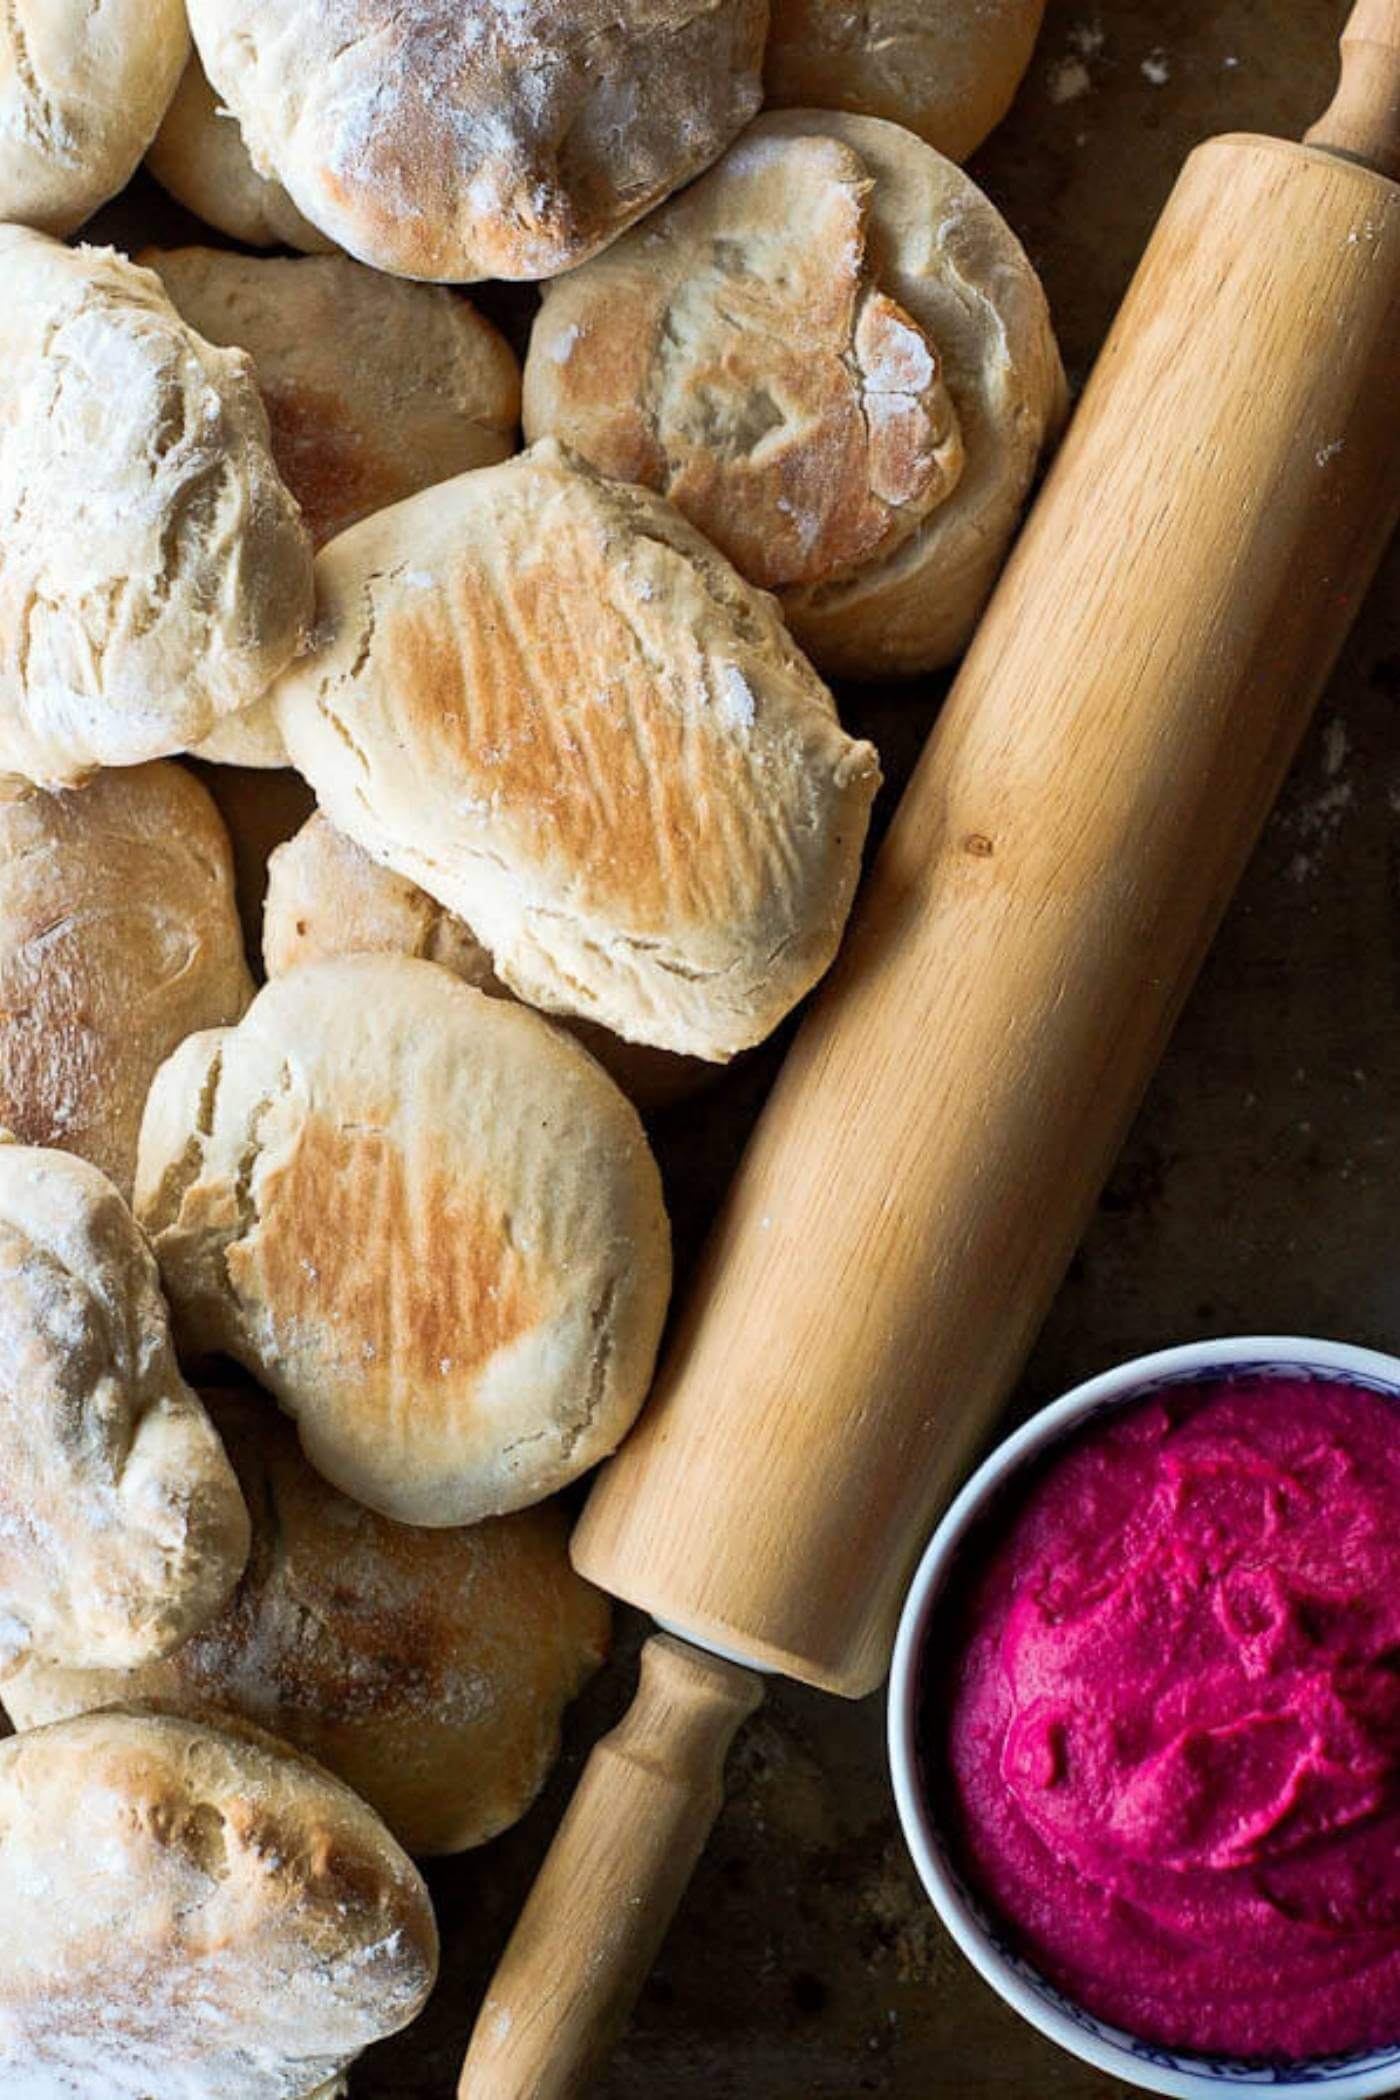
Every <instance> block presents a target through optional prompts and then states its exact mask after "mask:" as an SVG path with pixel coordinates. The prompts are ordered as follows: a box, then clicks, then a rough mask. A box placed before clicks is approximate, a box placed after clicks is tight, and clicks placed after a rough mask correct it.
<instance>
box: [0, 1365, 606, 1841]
mask: <svg viewBox="0 0 1400 2100" xmlns="http://www.w3.org/2000/svg"><path fill="white" fill-rule="evenodd" d="M203 1397H204V1400H205V1404H206V1406H207V1407H208V1409H209V1412H210V1414H211V1416H212V1418H213V1420H214V1423H215V1425H216V1427H217V1428H218V1431H219V1434H220V1435H221V1437H222V1438H223V1440H224V1445H225V1448H226V1449H227V1451H228V1453H229V1455H230V1457H231V1459H232V1460H233V1463H234V1466H235V1468H236V1469H237V1472H238V1477H239V1482H240V1484H241V1486H242V1488H243V1493H244V1497H245V1499H246V1501H247V1504H248V1508H249V1511H250V1513H251V1515H252V1519H253V1545H252V1551H251V1553H250V1554H249V1558H248V1565H247V1568H246V1569H245V1571H244V1574H243V1577H242V1579H241V1581H240V1582H239V1585H238V1588H237V1589H236V1590H235V1591H234V1593H233V1595H232V1597H230V1599H229V1601H228V1603H227V1605H226V1606H225V1607H224V1609H223V1610H222V1611H221V1612H220V1613H219V1615H218V1617H217V1618H215V1619H213V1620H212V1621H211V1622H210V1623H209V1625H207V1626H206V1627H204V1628H203V1629H202V1630H201V1631H200V1632H199V1633H198V1634H196V1635H195V1636H194V1637H193V1638H192V1639H190V1640H188V1641H186V1642H185V1643H184V1645H183V1646H182V1647H181V1648H180V1649H178V1650H177V1652H176V1653H175V1654H173V1655H170V1656H167V1657H165V1658H164V1659H162V1660H161V1661H159V1662H155V1663H149V1664H147V1665H145V1666H144V1667H142V1668H139V1669H135V1670H125V1671H115V1670H103V1671H77V1670H62V1669H46V1668H41V1667H38V1666H32V1667H31V1668H29V1669H27V1670H25V1671H23V1672H22V1673H21V1674H20V1675H19V1676H18V1677H16V1678H14V1679H13V1680H11V1681H10V1682H9V1683H7V1684H6V1685H5V1686H4V1688H3V1691H4V1698H5V1702H6V1710H7V1712H8V1713H9V1716H10V1719H11V1720H12V1721H13V1722H14V1724H15V1726H16V1727H17V1728H33V1727H36V1726H39V1725H41V1724H43V1723H45V1722H48V1721H56V1720H63V1719H66V1718H67V1717H68V1716H69V1715H72V1714H78V1713H87V1712H90V1711H92V1710H94V1709H97V1708H100V1707H104V1706H115V1705H131V1704H134V1703H138V1702H139V1703H140V1704H142V1705H155V1706H159V1707H160V1708H161V1709H162V1710H165V1711H171V1712H177V1713H184V1714H188V1715H192V1716H195V1717H203V1718H206V1719H212V1720H217V1718H218V1716H219V1714H220V1713H223V1712H230V1713H235V1714H240V1715H242V1716H243V1717H244V1718H246V1719H247V1720H250V1721H254V1722H256V1723H257V1724H258V1725H259V1726H260V1727H263V1728H267V1729H270V1730H271V1731H272V1733H273V1734H274V1735H277V1736H280V1737H281V1738H282V1739H283V1740H284V1741H287V1742H290V1743H294V1744H295V1745H296V1746H297V1748H298V1749H300V1750H304V1751H305V1752H307V1754H308V1755H310V1756H312V1757H315V1758H316V1759H317V1760H318V1762H319V1763H321V1764H323V1765H325V1766H326V1767H327V1768H328V1769H329V1770H330V1771H333V1772H334V1773H335V1774H336V1775H337V1777H339V1778H341V1779H343V1780H344V1781H345V1783H346V1784H347V1785H348V1786H352V1787H353V1788H354V1789H355V1791H356V1793H357V1794H359V1795H360V1796H361V1797H362V1798H363V1799H364V1800H366V1801H368V1802H369V1803H370V1805H371V1807H373V1808H374V1809H375V1810H376V1811H377V1812H378V1813H379V1814H380V1815H381V1816H382V1817H383V1818H384V1821H385V1822H386V1824H387V1825H388V1826H389V1828H390V1829H391V1830H392V1831H393V1833H394V1835H395V1837H396V1838H397V1839H398V1840H399V1842H400V1844H402V1845H403V1846H404V1847H405V1848H406V1849H407V1850H408V1851H409V1852H410V1853H414V1854H419V1855H422V1854H428V1853H444V1852H459V1851H462V1850H463V1849H465V1848H466V1847H468V1846H473V1845H482V1844H485V1843H486V1842H487V1840H488V1839H490V1838H493V1837H495V1836H496V1835H497V1834H498V1833H499V1832H500V1831H502V1830H505V1829H507V1828H508V1827H509V1826H510V1825H511V1824H512V1823H514V1822H515V1821H516V1820H517V1819H518V1818H519V1817H520V1816H521V1815H523V1814H524V1812H525V1810H526V1809H527V1808H528V1807H529V1805H530V1803H531V1802H532V1801H533V1800H534V1798H535V1796H536V1794H537V1793H538V1792H539V1789H540V1787H541V1786H542V1785H543V1783H544V1780H545V1777H546V1775H547V1773H548V1772H549V1770H550V1767H551V1766H552V1765H553V1763H554V1760H555V1758H556V1756H557V1755H558V1751H559V1726H560V1717H561V1715H562V1712H563V1709H564V1707H565V1706H566V1704H567V1703H568V1701H569V1700H570V1699H572V1698H573V1697H574V1695H575V1694H576V1693H577V1692H578V1691H579V1690H580V1689H581V1688H582V1686H583V1685H584V1683H585V1682H586V1681H587V1679H588V1678H589V1677H591V1676H592V1674H593V1672H594V1671H595V1670H596V1669H597V1668H598V1667H599V1665H600V1664H601V1663H602V1661H603V1660H604V1657H605V1655H606V1653H607V1647H608V1629H609V1609H608V1602H607V1599H606V1598H605V1597H604V1596H603V1594H602V1592H601V1591H599V1590H595V1589H594V1588H593V1587H592V1586H591V1585H590V1584H588V1583H586V1582H584V1581H583V1579H582V1577H581V1576H578V1575H575V1573H574V1572H573V1569H572V1568H571V1566H570V1564H569V1551H568V1538H569V1517H568V1513H567V1511H565V1510H564V1509H563V1508H561V1507H560V1506H559V1505H558V1504H557V1503H549V1504H542V1505H541V1506H540V1507H538V1508H536V1509H528V1510H517V1511H515V1512H514V1514H513V1515H511V1516H508V1517H491V1518H487V1519H486V1520H485V1521H484V1522H483V1523H480V1524H472V1525H469V1526H467V1527H466V1528H465V1529H457V1530H451V1531H425V1530H422V1529H420V1528H418V1527H410V1526H408V1525H405V1524H393V1523H390V1521H389V1520H388V1519H387V1518H385V1517H381V1516H377V1515H376V1514H375V1513H374V1512H373V1511H372V1510H368V1509H365V1508H364V1507H363V1505H362V1504H360V1503H357V1502H352V1501H350V1499H349V1498H348V1497H347V1496H345V1495H342V1494H340V1493H339V1492H338V1490H337V1489H335V1488H333V1487H331V1486H330V1485H329V1483H328V1482H327V1481H324V1480H323V1479H322V1478H321V1477H320V1475H319V1474H318V1473H316V1472H315V1471H314V1470H313V1468H312V1467H311V1466H309V1465H308V1464H307V1462H306V1459H305V1458H304V1457H303V1456H302V1453H301V1451H300V1450H299V1449H298V1446H297V1439H296V1432H295V1430H294V1429H293V1427H292V1425H291V1423H290V1422H287V1421H284V1420H283V1419H282V1418H281V1416H280V1415H279V1414H278V1412H277V1410H276V1407H275V1406H274V1404H273V1402H272V1401H271V1400H269V1399H268V1398H267V1397H266V1395H264V1394H261V1393H258V1392H255V1391H252V1390H238V1391H219V1392H206V1393H205V1394H204V1396H203Z"/></svg>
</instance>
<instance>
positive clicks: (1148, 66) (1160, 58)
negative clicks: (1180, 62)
mask: <svg viewBox="0 0 1400 2100" xmlns="http://www.w3.org/2000/svg"><path fill="white" fill-rule="evenodd" d="M1141 70H1142V77H1143V79H1144V80H1149V81H1151V83H1152V85H1153V87H1165V86H1166V84H1167V82H1168V81H1169V80H1170V79H1171V77H1172V69H1171V66H1170V65H1169V64H1168V61H1167V54H1166V52H1165V51H1163V50H1162V48H1161V46H1160V45H1159V46H1158V47H1157V49H1156V50H1155V51H1149V52H1148V54H1147V56H1146V58H1145V59H1144V60H1143V62H1142V68H1141Z"/></svg>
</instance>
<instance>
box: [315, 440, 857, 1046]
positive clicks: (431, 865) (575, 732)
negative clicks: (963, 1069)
mask: <svg viewBox="0 0 1400 2100" xmlns="http://www.w3.org/2000/svg"><path fill="white" fill-rule="evenodd" d="M317 587H318V594H319V595H318V603H319V608H320V624H319V627H318V632H317V646H316V647H315V649H314V650H313V651H312V652H311V654H310V655H308V657H307V658H306V659H305V660H304V661H303V662H302V663H300V664H298V665H296V666H294V667H293V669H292V670H291V672H289V673H288V675H287V676H286V677H285V678H283V679H282V680H280V681H279V683H278V686H277V687H276V689H275V692H274V701H275V705H276V709H277V716H278V721H279V723H280V725H281V729H282V733H283V736H284V738H285V740H286V743H287V748H288V750H289V752H290V753H291V756H292V759H293V762H294V763H295V764H296V766H297V767H298V769H299V770H300V771H301V772H302V773H303V774H304V775H305V776H306V778H307V779H308V780H310V782H311V784H312V786H313V787H314V788H315V790H316V794H317V799H318V800H319V802H320V804H321V806H322V808H323V809H324V810H325V812H326V814H327V816H328V817H329V818H330V819H331V821H332V823H334V824H335V825H336V826H337V828H338V829H339V830H341V831H343V832H345V833H346V834H347V835H348V836H349V837H350V838H352V839H354V840H355V841H356V843H357V844H359V845H360V846H362V847H363V848H364V849H365V851H366V852H367V853H368V854H369V855H370V856H371V858H372V859H375V860H378V861H380V862H382V863H383V864H384V865H385V866H388V867H390V868H393V869H394V870H395V871H396V872H397V873H399V874H401V875H406V876H408V877H410V878H411V879H412V880H413V881H414V882H415V883H417V884H418V885H419V886H420V887H421V888H422V889H424V890H426V891H427V892H428V894H429V895H430V896H432V897H435V898H436V899H437V901H438V902H439V903H440V904H442V905H445V906H446V907H447V909H448V910H449V911H452V912H454V913H455V914H456V915H457V916H458V917H459V918H461V919H463V920H465V921H466V923H467V924H468V925H469V926H470V927H471V929H472V931H473V933H474V934H475V935H476V937H477V938H478V940H480V941H481V943H482V944H483V946H484V947H485V948H486V949H487V950H488V951H489V953H490V955H491V957H492V959H493V962H494V965H495V969H496V974H497V975H498V977H499V978H500V979H501V980H502V982H503V983H504V984H506V985H507V986H508V987H509V988H510V989H511V990H512V991H513V992H515V993H516V994H517V995H518V996H519V997H520V998H521V999H523V1000H524V1001H525V1002H526V1003H527V1004H529V1005H531V1006H535V1007H539V1008H542V1009H544V1010H546V1011H553V1012H557V1013H560V1014H570V1015H577V1016H579V1017H581V1018H583V1019H585V1020H590V1021H596V1022H598V1023H600V1024H601V1025H602V1026H603V1027H605V1028H608V1029H610V1030H611V1031H612V1032H613V1033H614V1034H615V1035H619V1036H622V1037H624V1038H626V1039H627V1040H629V1041H632V1042H639V1043H650V1044H654V1045H656V1046H657V1047H659V1048H661V1049H666V1050H673V1051H681V1052H686V1053H689V1054H691V1055H694V1056H697V1057H703V1058H708V1059H710V1060H712V1061H723V1060H725V1059H727V1058H729V1057H732V1056H733V1055H735V1054H736V1052H738V1051H740V1050H742V1049H745V1048H747V1047H748V1046H749V1045H751V1044H753V1043H756V1042H759V1041H761V1040H762V1039H763V1037H764V1036H766V1035H767V1034H769V1033H770V1032H771V1030H772V1029H773V1028H774V1027H776V1025H777V1023H778V1022H779V1021H780V1020H781V1019H782V1017H783V1015H784V1014H786V1013H787V1012H788V1011H789V1009H790V1008H791V1007H792V1006H793V1005H794V1004H795V1003H796V1001H797V1000H798V999H800V998H801V997H802V996H803V994H804V993H805V992H807V991H808V990H810V988H811V986H812V985H813V984H814V983H815V981H816V980H817V978H818V977H820V976H821V975H822V973H823V972H824V971H825V969H826V968H827V966H828V965H829V963H830V962H831V960H832V957H833V956H834V954H835V952H836V948H837V946H838V944H839V941H840V937H841V933H842V930H843V928H844V926H845V922H846V916H847V913H848V911H849V909H850V904H851V899H852V895H853V893H854V889H855V883H856V879H857V875H858V872H859V867H860V855H861V848H862V845H863V843H864V838H865V831H866V825H867V821H868V816H869V808H870V803H871V801H872V799H873V797H874V793H875V790H876V788H877V786H878V784H879V765H878V761H877V758H876V755H875V752H874V750H873V748H872V747H871V746H870V745H869V744H866V743H861V742H857V741H855V740H853V739H852V738H850V737H848V736H847V735H846V734H845V732H844V731H843V730H842V728H841V725H840V723H839V722H838V720H837V717H836V710H835V704H834V702H833V700H832V698H831V695H830V693H829V692H828V690H827V688H826V687H825V686H824V685H823V684H822V682H821V680H820V679H819V678H818V677H817V676H816V674H815V672H814V671H813V670H812V668H811V666H810V664H809V663H808V662H807V661H806V659H805V658H804V657H803V656H802V655H801V654H800V653H799V651H798V650H797V649H796V648H795V647H794V645H793V643H792V641H791V639H790V637H789V636H788V633H787V630H786V629H785V627H784V625H783V623H782V620H781V619H780V617H779V615H778V611H777V607H776V605H775V604H774V602H773V600H772V599H771V598H769V597H768V596H767V595H766V594H765V593H763V592H760V591H757V590H755V589H754V588H753V587H752V586H751V585H749V584H747V583H745V582H744V581H743V579H742V578H741V577H740V576H739V575H738V574H737V573H736V572H735V571H734V570H733V569H732V568H731V567H730V565H729V564H728V563H727V562H726V561H725V560H724V559H723V558H722V557H721V556H720V555H718V554H716V553H715V551H714V549H713V548H712V547H711V546H710V545H709V544H708V542H707V541H706V540H704V539H703V538H702V537H701V535H700V534H699V533H698V532H696V531H695V530H694V528H693V527H691V526H690V525H688V524H687V523H686V522H685V520H684V519H683V518H682V517H681V516H680V514H679V512H677V511H676V510H675V509H674V508H673V507H672V506H671V505H669V504H668V503H665V502H664V501H662V500H661V499H660V498H659V497H657V496H655V495H652V494H650V493H649V492H648V491H646V490H644V489H639V488H633V487H629V486H625V485H623V484H621V483H618V482H610V481H606V480H604V479H603V478H602V477H601V476H599V475H598V474H596V473H595V472H594V471H593V470H592V469H590V468H587V467H585V466H583V465H582V464H581V463H580V462H578V461H577V460H575V459H574V458H573V457H572V456H571V455H569V454H568V453H566V452H565V451H564V450H563V449H562V448H561V447H559V446H558V445H556V444H555V443H554V442H553V441H546V442H545V443H543V444H541V445H538V446H536V447H535V448H534V449H533V450H532V451H530V452H528V453H525V454H523V455H521V456H520V457H519V458H517V459H514V460H510V461H507V462H506V463H505V464H504V465H503V466H499V467H491V468H485V469H482V470H481V471H479V472H477V473H473V474H467V475H460V476H458V477H457V478H456V479H455V480H453V481H449V482H444V483H442V484H441V485H440V486H439V487H437V488H435V489H430V490H428V491H426V492H425V493H424V494H422V495H420V496H415V497H412V498H410V499H409V501H408V502H406V503H401V504H397V505H395V506H394V507H393V508H392V509H390V510H385V511H380V512H379V513H377V514H376V516H374V517H372V518H367V519H365V520H364V521H363V522H362V523H361V524H359V525H357V526H354V527H353V528H352V529H351V530H350V531H349V532H347V533H343V534H342V535H341V536H340V537H339V538H338V539H336V540H333V541H332V542H331V543H330V545H329V546H327V547H325V548H323V549H322V551H321V553H320V555H319V556H318V557H317Z"/></svg>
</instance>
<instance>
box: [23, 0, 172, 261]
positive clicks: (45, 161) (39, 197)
mask: <svg viewBox="0 0 1400 2100" xmlns="http://www.w3.org/2000/svg"><path fill="white" fill-rule="evenodd" d="M189 48H190V34H189V28H188V26H187V24H186V20H185V10H184V7H183V5H182V4H181V0H99V4H96V5H94V4H92V0H6V4H5V5H4V7H3V8H0V220H8V221H10V222H12V223H14V224H17V225H21V226H35V227H38V228H39V229H40V230H41V231H43V232H45V233H53V234H66V233H72V232H73V231H74V230H75V228H77V227H79V226H81V225H82V223H83V221H84V220H85V219H88V218H90V217H91V216H92V214H93V213H94V212H95V211H96V210H97V208H98V206H99V205H100V204H104V203H105V202H106V201H107V199H108V198H109V197H114V196H115V195H116V193H117V191H118V190H119V189H121V188H122V187H123V186H124V185H125V183H126V182H127V180H128V178H129V177H130V176H131V175H133V174H134V173H135V171H136V166H137V163H138V162H139V161H140V158H141V155H142V154H143V153H144V152H145V150H146V148H147V146H148V145H149V144H150V142H151V140H152V138H153V137H154V135H155V131H156V127H157V125H158V124H159V123H160V120H161V118H162V116H163V115H164V113H165V109H166V105H167V104H168V102H169V101H170V98H171V96H172V94H173V93H174V91H175V84H176V82H177V81H178V80H179V78H180V72H181V68H182V67H183V65H184V63H185V58H186V54H187V53H188V51H189Z"/></svg>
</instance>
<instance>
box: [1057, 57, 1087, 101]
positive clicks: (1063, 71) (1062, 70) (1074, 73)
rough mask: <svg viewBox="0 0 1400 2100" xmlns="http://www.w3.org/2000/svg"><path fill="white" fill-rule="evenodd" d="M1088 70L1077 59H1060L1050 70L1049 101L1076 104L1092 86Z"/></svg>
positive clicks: (1081, 61) (1082, 62) (1080, 60)
mask: <svg viewBox="0 0 1400 2100" xmlns="http://www.w3.org/2000/svg"><path fill="white" fill-rule="evenodd" d="M1093 84H1094V83H1093V82H1092V80H1091V79H1090V78H1089V68H1088V67H1087V66H1086V65H1085V64H1084V61H1083V60H1082V59H1079V58H1062V59H1060V60H1059V61H1058V63H1057V64H1055V65H1053V66H1052V67H1051V69H1050V100H1051V101H1052V102H1077V101H1078V99H1079V97H1080V96H1081V95H1087V94H1088V92H1089V90H1090V88H1091V87H1092V86H1093Z"/></svg>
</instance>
